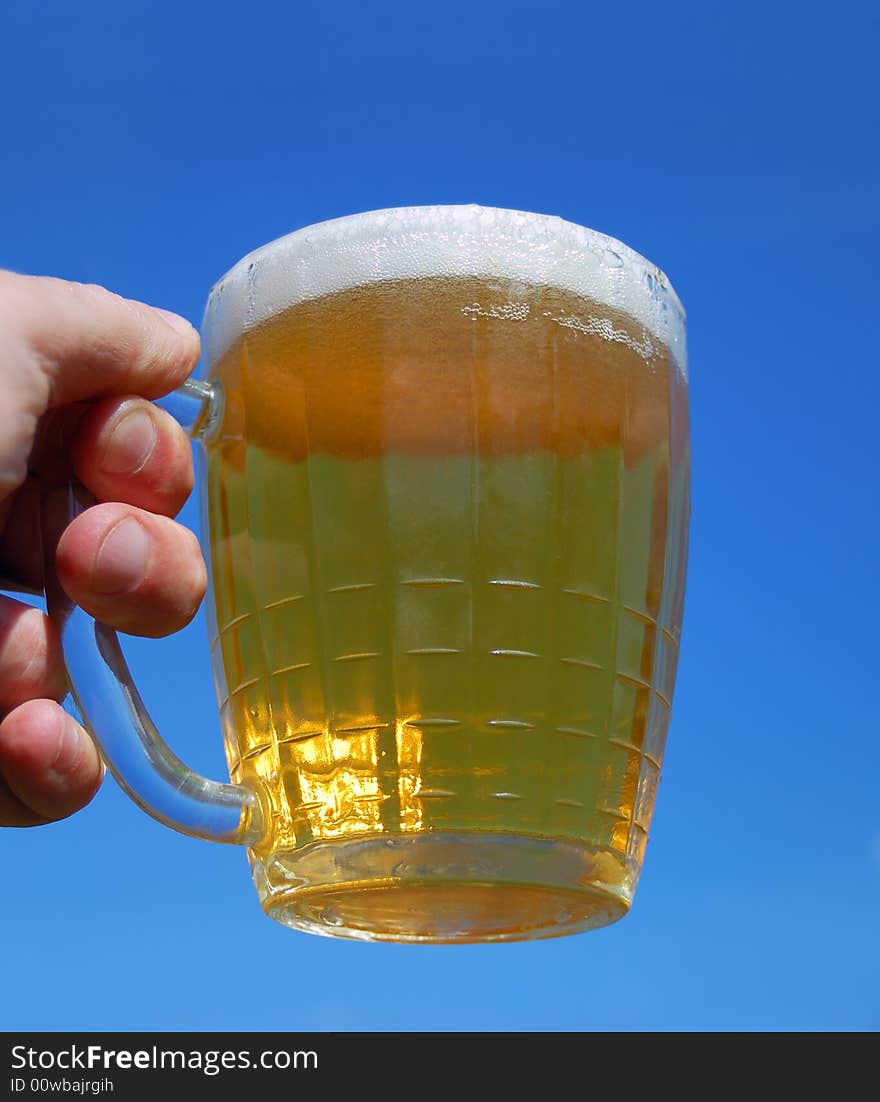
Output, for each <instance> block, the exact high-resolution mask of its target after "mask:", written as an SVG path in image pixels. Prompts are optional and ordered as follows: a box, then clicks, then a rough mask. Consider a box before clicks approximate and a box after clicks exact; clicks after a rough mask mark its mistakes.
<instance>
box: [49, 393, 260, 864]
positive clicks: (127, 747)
mask: <svg viewBox="0 0 880 1102" xmlns="http://www.w3.org/2000/svg"><path fill="white" fill-rule="evenodd" d="M157 404H158V405H161V406H162V407H163V408H164V409H166V410H167V411H168V412H169V413H170V414H171V415H172V416H173V417H174V418H175V419H176V420H177V421H178V422H179V423H180V425H181V426H182V427H183V428H184V429H185V430H186V431H187V432H188V433H189V434H190V435H191V436H199V435H201V434H202V432H204V431H205V428H206V423H207V422H208V421H209V420H212V419H213V417H212V413H213V416H214V417H216V407H217V405H218V399H217V395H216V392H215V390H214V388H213V387H212V386H211V385H210V384H209V383H204V382H201V381H199V380H197V379H189V380H187V382H185V383H184V384H183V386H182V387H180V388H179V389H178V390H177V391H175V392H174V393H173V394H172V395H168V396H167V398H165V399H163V400H160V401H159V402H158V403H157ZM93 504H94V499H93V498H92V497H91V495H89V494H88V492H87V491H86V490H85V489H84V488H83V487H82V486H80V485H79V484H78V483H75V482H71V483H70V484H69V485H68V487H67V489H66V491H62V492H61V493H59V492H58V488H57V487H53V488H52V489H51V490H50V491H49V492H46V493H44V496H43V501H42V538H43V562H44V578H45V582H44V585H45V595H46V607H47V609H48V612H49V617H50V619H51V620H52V621H53V622H54V623H55V625H56V628H57V630H58V633H59V636H60V639H61V645H62V650H63V652H64V662H65V665H66V667H67V677H68V682H69V685H70V691H71V694H72V696H73V698H74V701H75V702H76V705H77V708H78V709H79V712H80V717H81V719H82V722H83V725H84V726H85V727H86V729H87V730H88V731H89V733H90V734H91V736H92V738H93V739H94V740H95V743H96V744H97V746H98V748H99V749H100V751H101V756H102V757H103V759H104V761H105V763H106V765H107V768H108V769H109V771H110V772H111V773H112V774H113V776H114V777H115V778H116V780H117V782H118V783H119V785H120V787H121V788H122V789H123V791H125V792H127V793H128V795H129V796H130V797H131V798H132V799H133V800H134V802H135V803H136V804H137V805H138V806H139V807H141V808H142V809H143V810H144V811H146V812H147V814H148V815H151V816H152V817H153V818H154V819H157V820H158V821H159V822H160V823H164V824H165V825H166V826H169V827H172V828H173V829H174V830H178V831H180V832H181V833H182V834H189V835H191V836H192V837H194V838H205V839H208V840H209V841H212V842H228V843H232V844H238V845H247V846H253V845H256V844H257V843H258V842H259V841H260V840H261V839H262V838H263V837H264V834H265V827H266V816H265V814H264V811H263V807H262V805H261V803H260V799H259V796H258V795H257V793H256V792H255V791H254V790H253V789H251V788H248V787H247V786H245V785H239V784H224V783H221V782H219V781H212V780H208V779H207V778H206V777H202V776H200V775H199V774H198V773H194V772H193V771H192V770H191V769H189V768H188V767H187V766H186V765H184V763H183V762H182V761H181V760H180V758H178V757H177V755H176V754H175V753H174V752H173V751H172V750H171V749H170V748H169V747H168V746H167V744H166V743H165V742H164V740H163V739H162V738H161V736H160V735H159V732H158V731H157V730H156V725H155V724H154V723H153V721H152V719H151V718H150V715H149V712H148V711H147V709H146V706H145V705H144V702H143V700H141V696H140V693H139V692H138V690H137V688H136V687H135V684H134V681H133V679H132V676H131V673H130V671H129V669H128V665H127V663H126V661H125V657H124V656H123V653H122V647H121V646H120V644H119V639H118V638H117V635H116V632H115V631H114V630H113V629H112V628H109V627H107V625H106V624H102V623H99V622H98V621H96V620H94V619H93V618H92V617H91V616H89V614H88V613H87V612H85V611H84V610H83V609H81V608H80V607H79V606H78V605H76V604H74V602H73V601H71V600H70V598H69V597H68V596H67V594H66V593H65V592H64V590H63V589H62V587H61V585H60V583H59V581H58V577H57V574H56V572H55V549H56V547H57V545H58V540H59V538H60V536H61V533H62V532H63V531H64V529H65V528H66V527H67V525H68V524H69V523H70V522H71V521H72V520H73V519H74V517H76V516H78V515H79V514H80V513H81V512H83V511H84V510H85V509H87V508H88V507H89V506H90V505H93Z"/></svg>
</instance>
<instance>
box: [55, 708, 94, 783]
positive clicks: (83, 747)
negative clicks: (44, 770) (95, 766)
mask: <svg viewBox="0 0 880 1102" xmlns="http://www.w3.org/2000/svg"><path fill="white" fill-rule="evenodd" d="M90 741H91V740H90V739H89V736H88V735H87V734H86V733H85V731H84V730H83V729H82V727H80V725H79V724H78V723H77V722H76V721H75V720H74V719H73V718H72V717H70V716H65V717H64V719H63V721H62V723H61V732H60V734H59V736H58V749H57V750H56V752H55V758H54V760H53V762H52V764H51V765H50V766H49V773H50V775H51V776H53V777H54V779H55V780H56V781H61V782H66V781H67V780H68V779H69V778H70V776H71V774H72V773H74V772H75V771H76V770H77V768H78V766H79V765H80V763H81V761H82V757H83V754H84V753H87V752H88V751H89V750H90V749H92V752H94V748H93V747H90V745H89V743H90Z"/></svg>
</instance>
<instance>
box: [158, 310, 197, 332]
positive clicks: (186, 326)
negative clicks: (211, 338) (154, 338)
mask: <svg viewBox="0 0 880 1102" xmlns="http://www.w3.org/2000/svg"><path fill="white" fill-rule="evenodd" d="M153 309H154V310H155V311H156V313H157V314H158V315H159V316H160V317H161V318H164V319H165V321H167V322H168V324H169V325H170V326H171V328H172V329H174V330H175V332H177V333H180V334H181V335H182V336H184V337H188V336H190V334H191V333H193V332H194V330H193V327H192V325H190V323H189V322H188V321H187V320H186V318H182V317H181V316H180V314H175V313H173V312H172V311H171V310H163V309H161V307H159V306H154V307H153Z"/></svg>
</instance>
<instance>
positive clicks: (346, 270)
mask: <svg viewBox="0 0 880 1102" xmlns="http://www.w3.org/2000/svg"><path fill="white" fill-rule="evenodd" d="M430 276H496V277H500V278H506V279H514V280H521V281H522V282H524V283H538V284H546V285H549V286H552V287H558V288H560V289H561V290H566V291H571V292H573V293H574V294H577V295H581V296H582V297H583V298H585V299H589V300H590V301H591V302H592V303H595V304H598V305H599V306H600V307H601V305H603V304H604V305H606V306H608V307H610V308H612V309H614V310H618V311H620V312H622V313H624V314H628V315H629V316H630V317H632V318H634V319H635V320H636V321H638V322H639V323H641V325H643V326H644V327H645V329H646V330H647V332H648V333H649V334H651V335H653V336H654V337H656V338H657V339H658V340H660V341H661V342H662V343H663V344H665V345H666V347H667V348H668V349H669V350H670V352H671V354H672V355H673V357H674V359H675V360H676V362H677V364H678V365H679V367H680V368H681V370H685V341H684V310H683V308H682V305H681V302H680V301H679V299H678V296H677V295H676V293H675V291H674V290H673V289H672V286H671V285H670V283H669V281H668V280H667V279H666V277H665V276H664V275H663V273H662V272H661V271H660V269H659V268H657V267H656V266H655V265H653V264H651V263H650V262H649V261H647V260H645V258H644V257H642V256H640V255H639V254H638V253H637V252H634V251H633V250H632V249H630V248H629V247H628V246H627V245H624V244H622V243H621V242H620V241H616V240H615V239H614V238H613V237H608V236H606V235H605V234H602V233H598V232H597V231H596V230H588V229H585V228H584V227H583V226H577V225H575V224H574V223H572V222H566V221H564V220H563V219H561V218H556V217H553V216H550V215H546V214H529V213H526V212H524V211H512V210H502V209H500V208H497V207H480V206H475V205H471V206H435V207H397V208H393V209H389V210H378V211H368V212H366V213H364V214H353V215H349V216H348V217H346V218H334V219H332V220H331V221H329V222H321V223H319V224H318V225H315V226H307V227H306V228H305V229H301V230H297V231H296V232H295V233H291V234H288V235H287V236H286V237H280V238H278V240H277V241H272V242H270V243H269V244H268V245H263V246H262V247H261V248H259V249H256V250H255V251H254V252H252V253H248V255H247V256H245V257H244V258H243V259H242V260H240V261H239V262H238V263H237V264H236V265H235V267H233V268H231V269H230V270H229V271H228V272H227V273H226V275H225V276H223V278H222V279H220V280H219V281H218V282H217V283H216V284H215V285H214V287H213V288H212V290H211V293H210V295H209V297H208V304H207V307H206V308H205V317H204V325H203V328H204V334H205V352H206V354H207V357H208V362H209V363H213V362H215V361H216V360H217V359H218V358H219V357H220V356H222V355H223V353H224V352H225V351H226V350H227V349H228V348H229V347H230V345H231V344H232V343H233V342H234V341H235V340H236V339H237V338H238V337H239V336H240V335H241V334H242V333H244V332H247V331H248V330H249V329H252V328H254V327H255V326H258V325H260V324H261V323H262V322H264V321H266V320H268V319H269V318H271V317H273V316H274V315H275V314H277V313H279V312H280V311H282V310H285V309H287V308H288V307H290V306H293V305H295V304H296V303H298V302H303V301H305V300H307V299H314V298H319V297H321V296H322V295H326V294H330V293H332V292H334V291H343V290H347V289H349V288H351V287H357V286H361V285H363V284H369V283H377V282H380V281H383V280H392V279H393V280H398V279H418V278H426V277H430ZM591 320H592V321H593V322H596V323H597V325H599V326H600V328H601V327H602V325H603V319H601V318H598V319H597V318H593V319H591ZM607 324H608V325H610V324H611V323H610V321H609V322H608V323H607ZM612 331H613V328H612V330H609V332H612Z"/></svg>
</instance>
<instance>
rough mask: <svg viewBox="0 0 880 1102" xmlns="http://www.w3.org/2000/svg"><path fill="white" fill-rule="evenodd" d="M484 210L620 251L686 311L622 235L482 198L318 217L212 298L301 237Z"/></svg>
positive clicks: (244, 262) (253, 254) (243, 262)
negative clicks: (480, 200) (481, 201)
mask: <svg viewBox="0 0 880 1102" xmlns="http://www.w3.org/2000/svg"><path fill="white" fill-rule="evenodd" d="M481 215H490V216H491V217H492V219H493V220H494V221H496V222H498V223H499V224H504V223H507V224H514V223H518V224H519V226H520V227H523V226H524V225H528V224H529V223H531V226H529V228H531V229H533V230H534V229H538V228H539V227H540V228H541V229H544V230H545V231H550V230H555V231H556V232H557V233H560V234H564V235H570V236H573V237H575V238H576V239H578V241H579V243H580V244H583V245H584V246H585V247H587V248H589V249H590V251H593V252H598V251H600V250H601V251H605V252H608V251H610V252H613V253H616V254H617V255H618V256H619V257H620V259H621V260H623V261H624V262H625V263H626V262H629V263H630V264H631V265H638V266H641V267H642V268H644V269H646V270H647V271H649V272H650V273H651V274H652V275H653V276H654V277H655V278H657V279H658V280H659V282H660V285H661V287H662V289H663V290H664V291H665V293H666V294H668V295H669V297H670V300H671V302H672V304H673V306H674V307H675V309H676V310H677V312H678V313H680V314H681V316H682V318H685V317H686V316H687V314H686V311H685V308H684V306H683V305H682V302H681V299H680V298H679V296H678V294H677V293H676V290H675V288H674V287H673V285H672V282H671V280H670V279H669V277H668V276H667V275H666V274H665V272H664V271H663V269H662V268H660V267H659V265H657V264H654V263H653V261H651V260H649V259H648V258H647V257H646V256H644V255H643V254H642V253H640V252H638V251H637V250H636V249H634V248H632V246H630V245H627V244H626V243H625V242H623V241H621V240H619V239H618V238H616V237H612V236H611V235H610V234H607V233H603V232H602V231H601V230H594V229H591V228H590V227H588V226H583V225H581V224H580V223H578V222H571V221H569V220H568V219H565V218H562V217H560V216H558V215H555V214H540V213H538V212H535V211H525V210H516V209H513V208H508V207H493V206H484V205H482V204H479V203H463V204H458V203H448V204H447V203H439V204H429V205H414V206H403V207H380V208H377V209H376V210H364V211H358V212H356V213H353V214H345V215H340V216H339V217H336V218H327V219H324V220H323V221H321V222H314V223H311V224H310V225H306V226H301V227H300V228H299V229H296V230H291V231H290V233H286V234H282V235H281V236H280V237H275V238H273V239H272V240H271V241H267V242H265V243H264V244H262V245H258V246H257V247H256V248H254V249H251V250H250V252H248V253H245V255H244V256H243V257H241V258H240V259H239V260H237V261H236V262H235V263H234V264H233V265H232V266H231V267H230V268H228V269H227V270H226V271H225V272H224V273H223V275H222V276H220V278H219V279H217V280H215V282H214V284H213V285H212V287H211V290H210V292H209V297H210V296H213V295H215V294H216V293H218V292H219V291H220V290H222V289H223V285H224V284H226V283H228V282H229V281H230V280H232V279H234V278H235V277H236V276H237V275H238V274H239V273H240V272H242V271H244V270H246V269H247V268H248V266H249V265H253V264H256V263H258V262H259V261H260V260H262V259H264V258H265V257H266V256H268V255H269V254H271V253H273V252H278V251H280V250H281V249H283V248H290V247H292V246H295V245H296V244H298V243H300V242H302V243H306V242H308V243H309V244H310V245H320V244H321V243H322V240H327V241H330V240H333V239H334V238H335V239H337V240H338V239H339V238H340V236H341V235H342V233H343V231H345V230H346V229H347V228H352V229H355V228H357V227H360V226H366V225H368V224H372V225H374V226H376V227H377V228H378V227H379V225H380V224H381V222H380V220H382V221H385V220H387V221H388V222H391V221H392V220H396V221H398V222H403V221H404V220H406V221H409V220H411V221H412V223H413V224H414V226H418V225H419V224H420V223H421V222H423V221H424V220H427V219H430V220H431V221H434V220H436V221H437V222H438V223H439V224H440V225H441V226H443V225H445V226H446V227H451V225H453V224H454V223H455V222H456V221H458V220H459V219H461V220H462V222H466V221H472V220H473V219H474V218H476V217H479V216H481ZM536 236H537V234H536Z"/></svg>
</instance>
